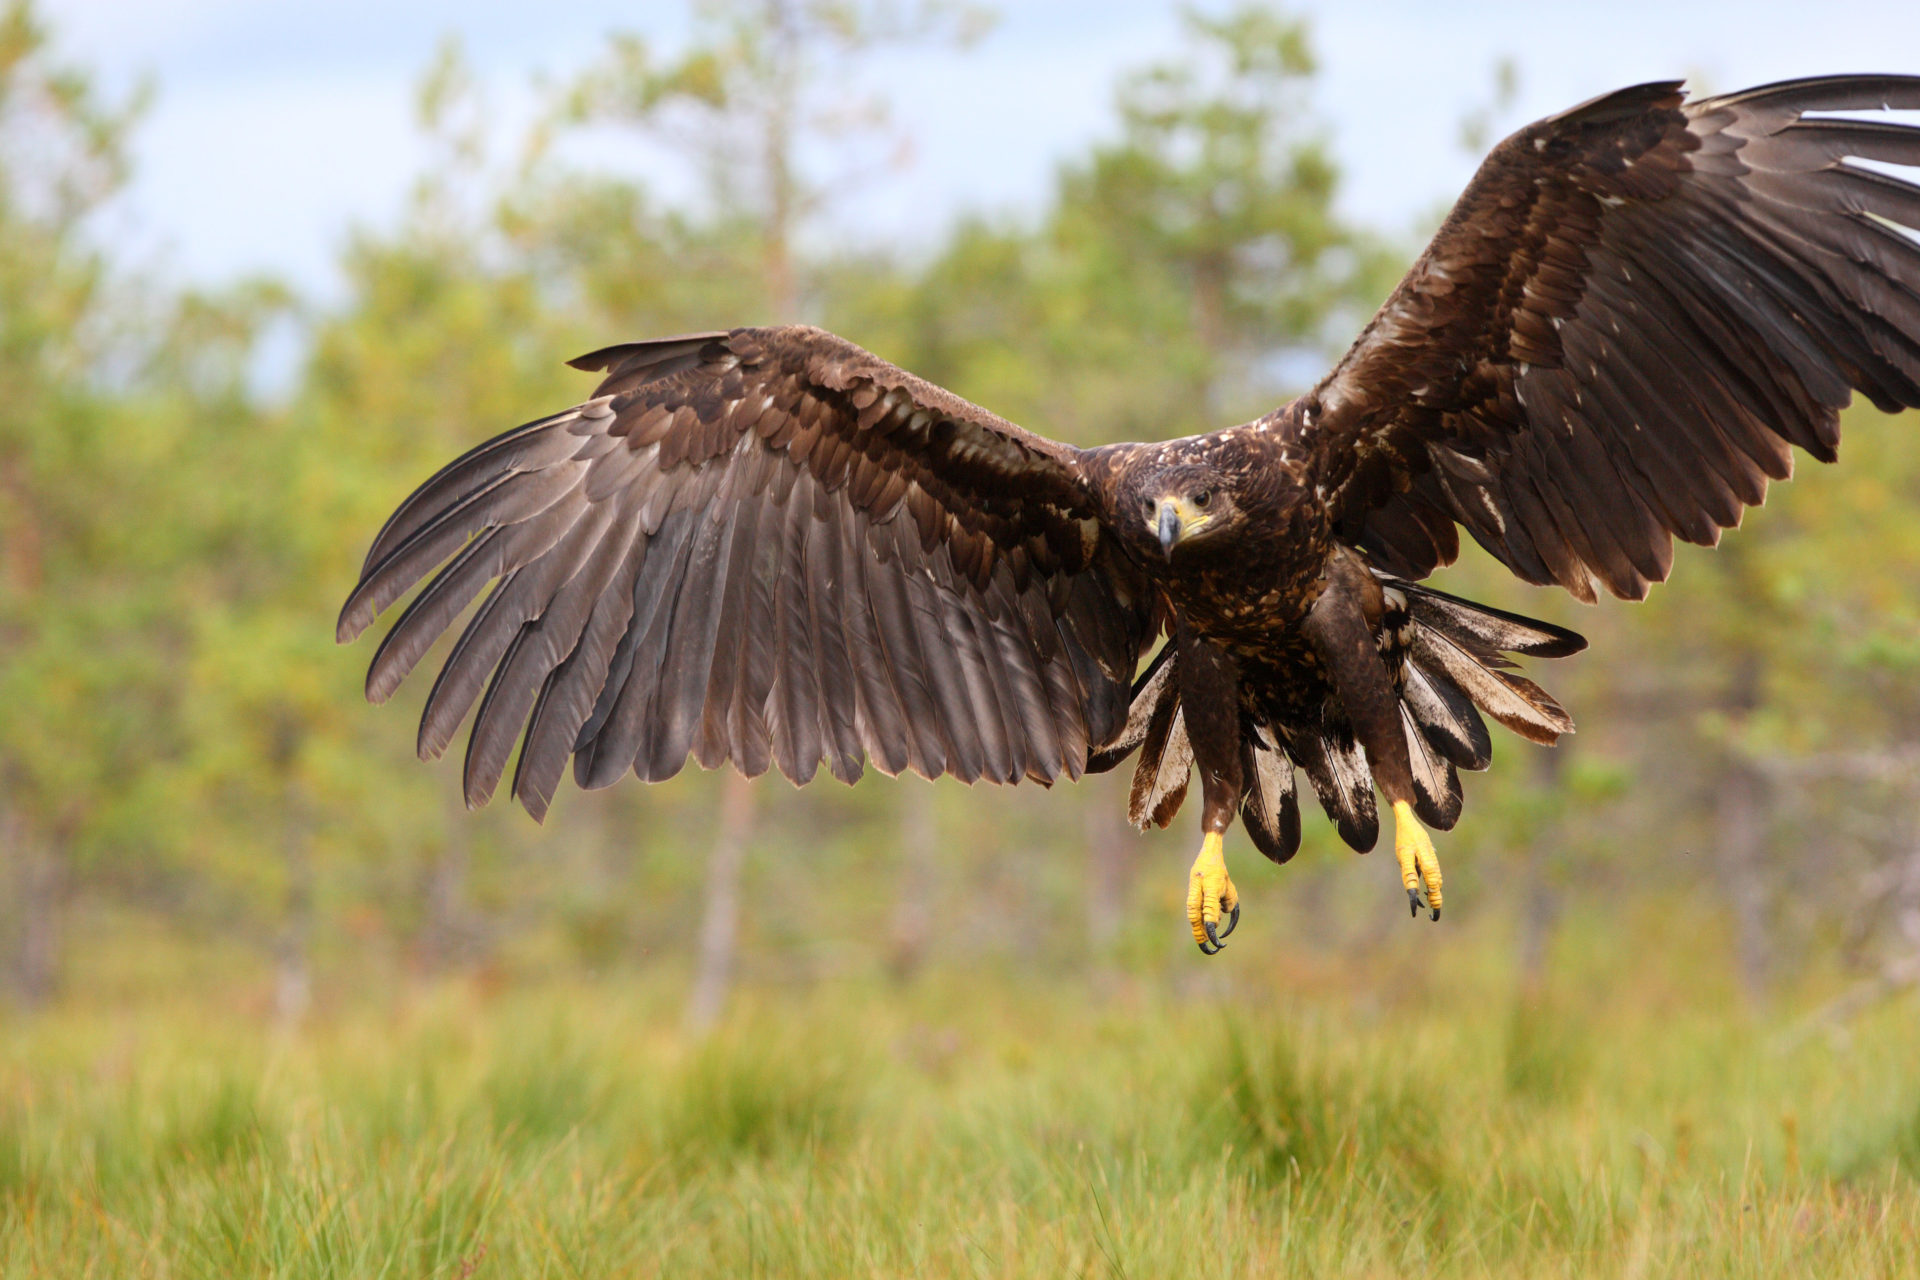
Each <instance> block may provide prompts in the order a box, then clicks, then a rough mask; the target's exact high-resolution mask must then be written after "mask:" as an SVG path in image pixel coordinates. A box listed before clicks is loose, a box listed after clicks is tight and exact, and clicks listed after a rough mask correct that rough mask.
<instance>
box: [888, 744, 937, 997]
mask: <svg viewBox="0 0 1920 1280" xmlns="http://www.w3.org/2000/svg"><path fill="white" fill-rule="evenodd" d="M893 790H894V792H895V793H896V795H897V797H898V798H897V799H896V801H895V803H896V804H898V805H899V814H900V853H901V860H900V897H899V900H898V903H897V905H896V906H895V907H894V911H893V937H892V945H891V946H890V947H889V948H888V951H887V972H888V973H890V974H891V975H892V976H893V979H894V981H896V982H905V981H907V980H908V979H909V978H911V977H913V975H914V974H916V973H918V972H919V971H920V966H921V965H923V964H925V963H926V959H927V945H928V943H929V942H931V941H932V938H933V881H934V877H935V875H937V874H938V870H937V868H938V866H939V850H940V832H939V829H938V827H936V826H935V824H934V813H933V788H932V786H931V785H929V786H925V787H919V786H914V785H912V784H911V783H909V782H907V781H906V780H904V779H903V780H901V781H900V782H897V783H895V784H894V787H893Z"/></svg>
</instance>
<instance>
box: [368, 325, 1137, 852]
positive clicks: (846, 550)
mask: <svg viewBox="0 0 1920 1280" xmlns="http://www.w3.org/2000/svg"><path fill="white" fill-rule="evenodd" d="M573 363H574V365H575V366H576V367H579V368H584V369H593V370H604V371H605V373H606V378H605V380H604V381H603V382H602V383H601V384H600V387H599V389H598V391H597V392H596V393H595V395H594V396H593V398H592V399H590V400H588V401H587V402H585V403H584V404H581V405H577V406H575V407H574V408H572V409H569V410H567V411H566V412H564V413H560V414H556V415H555V416H553V417H550V418H545V419H542V420H540V421H538V422H532V423H529V424H527V425H525V426H523V427H520V428H518V429H516V430H513V431H509V432H507V433H506V434H504V435H502V436H499V437H497V438H495V439H493V440H491V441H489V442H487V443H486V444H483V445H481V446H479V447H478V448H476V449H474V450H473V451H471V452H470V453H468V454H466V455H465V456H464V457H462V458H460V459H458V460H457V461H455V462H453V463H452V464H450V465H449V466H447V467H446V468H445V469H444V470H442V471H441V472H440V473H439V474H438V475H436V476H434V477H433V478H432V479H430V480H428V481H427V482H426V483H425V484H424V485H422V486H421V487H420V488H419V489H418V490H416V491H415V492H414V494H413V495H412V496H411V497H409V498H408V499H407V500H406V501H405V502H404V503H402V504H401V506H400V509H399V510H398V511H396V512H395V513H394V514H393V516H392V518H391V519H389V520H388V521H387V524H386V527H385V528H384V529H382V530H381V532H380V535H379V537H378V538H376V539H375V540H374V544H373V548H372V550H371V551H370V552H369V553H368V555H367V560H366V564H365V567H364V568H363V569H362V571H361V576H360V582H359V584H358V585H357V586H356V587H355V588H354V591H353V594H352V595H351V596H350V597H349V598H348V600H347V602H346V605H345V607H344V609H343V610H342V611H341V615H340V622H339V628H338V636H339V638H340V640H342V641H343V642H344V641H347V640H351V639H353V638H354V637H356V636H357V635H359V634H360V632H362V631H363V630H365V629H366V628H367V626H368V625H369V624H371V623H372V621H373V619H374V617H375V616H376V615H377V614H378V613H379V612H380V611H381V610H382V609H384V608H386V607H387V606H388V605H390V604H392V603H393V602H394V601H396V600H398V599H399V598H400V597H401V596H402V595H404V594H405V593H406V592H408V591H409V590H411V589H412V588H413V587H414V586H415V585H416V584H417V583H418V582H419V581H420V580H421V579H422V578H424V577H426V575H427V574H429V573H430V572H432V571H433V570H434V569H435V568H436V567H439V566H441V565H442V564H445V567H444V568H441V570H440V572H439V574H438V575H437V576H436V577H434V579H433V581H432V582H431V583H430V584H429V585H428V586H427V587H426V588H425V589H424V590H422V591H421V592H420V593H419V594H418V595H417V596H416V597H415V598H414V599H413V601H412V602H411V604H410V605H409V606H408V607H407V609H406V611H405V612H404V614H402V616H401V617H400V619H399V621H398V622H396V623H395V624H394V626H393V628H392V629H391V630H390V631H389V632H388V633H387V635H386V638H385V639H384V641H383V642H382V643H381V645H380V648H379V651H378V652H377V653H376V654H375V655H374V657H373V661H372V665H371V668H370V669H369V671H368V674H367V696H368V697H369V699H371V700H372V701H375V702H380V701H384V700H385V699H386V698H387V697H389V696H390V695H391V694H392V693H393V692H394V690H395V689H396V688H397V687H398V686H399V684H400V682H401V681H402V680H403V679H404V678H405V677H406V675H407V674H408V673H409V672H410V671H411V670H412V669H413V667H414V666H415V664H416V663H418V662H419V661H420V659H421V658H422V657H423V656H424V655H425V654H426V652H427V650H428V648H429V647H430V646H431V645H432V644H433V642H434V640H435V639H436V638H437V637H438V636H439V635H440V634H441V633H442V632H443V631H445V630H446V629H447V628H448V627H449V626H450V625H451V624H452V623H453V622H454V621H455V619H456V618H457V617H459V615H460V614H461V613H462V612H464V611H465V610H466V609H467V607H468V606H469V605H471V604H472V603H473V601H474V599H475V598H476V597H477V596H478V595H479V594H480V593H481V591H482V590H483V589H485V588H486V586H487V585H488V584H489V583H490V582H497V585H496V586H495V587H494V589H493V591H492V593H491V594H490V595H488V597H487V599H486V601H485V603H484V604H482V605H481V606H480V607H479V609H478V610H477V611H476V612H475V613H474V614H473V616H472V618H471V620H470V621H469V622H468V623H467V625H466V628H465V630H464V631H463V632H462V633H461V635H460V638H459V639H458V641H457V642H455V644H454V646H453V648H452V650H451V652H450V654H449V656H448V658H447V660H446V664H445V666H444V667H443V668H442V669H441V671H440V675H439V678H438V679H437V680H436V681H435V683H434V686H433V691H432V693H431V694H430V695H429V696H428V698H427V702H426V709H425V711H424V713H423V714H422V717H421V722H420V735H419V743H418V747H419V752H420V754H421V756H422V757H423V758H429V757H435V756H438V755H439V754H441V753H442V752H443V751H445V750H446V748H447V746H448V745H449V743H450V742H451V741H452V739H453V737H454V735H455V734H456V732H457V731H458V729H459V726H460V722H461V721H462V720H463V719H464V718H465V717H466V714H467V711H468V709H469V708H470V707H471V706H472V705H473V702H474V700H475V698H476V697H481V691H482V687H483V686H485V696H484V697H481V701H480V710H479V712H478V714H477V716H476V717H475V719H474V724H473V729H472V732H471V734H470V736H469V739H468V745H467V756H466V766H465V772H464V780H463V785H464V790H465V794H466V799H467V802H468V803H469V804H481V803H484V802H485V801H486V800H487V799H489V798H490V797H491V795H492V794H493V791H494V789H495V787H496V786H497V785H498V783H499V780H500V778H501V776H502V773H503V771H504V770H505V767H506V765H507V763H508V760H509V758H510V757H511V756H512V755H513V750H514V746H515V743H516V741H518V742H520V756H519V763H518V765H517V767H516V770H515V774H514V780H513V794H514V795H515V797H516V798H518V799H519V800H520V802H521V803H522V804H524V805H525V806H526V808H527V809H528V810H529V811H530V812H531V813H533V814H534V815H535V816H536V817H538V816H543V815H544V813H545V811H546V809H547V806H548V804H549V802H550V801H551V799H552V796H553V793H554V790H555V788H556V786H557V785H558V782H559V778H560V775H561V773H562V770H563V767H564V765H565V762H566V760H567V757H568V756H569V755H571V756H572V757H573V761H574V776H575V778H576V779H577V780H578V781H579V782H580V784H581V785H583V786H588V787H596V786H605V785H607V784H609V783H611V782H613V781H615V780H616V779H618V778H619V777H620V776H621V774H623V773H624V772H625V771H626V770H627V769H629V768H632V769H633V770H634V771H635V772H636V773H638V774H639V775H640V776H641V777H642V778H645V779H648V780H658V779H662V778H667V777H671V776H672V775H674V774H675V773H677V772H679V770H680V769H681V768H682V766H683V765H684V764H685V762H686V760H687V757H688V755H689V754H690V753H691V755H692V756H693V757H694V758H695V759H697V760H698V761H699V762H700V763H701V764H702V765H703V766H706V767H709V768H711V767H714V766H717V765H719V764H720V763H722V762H724V761H728V760H731V761H732V762H733V763H734V765H735V767H737V768H738V769H740V770H741V771H742V772H743V773H746V774H748V775H749V776H753V775H757V774H760V773H762V772H764V771H765V770H766V769H767V767H768V765H769V763H770V762H771V763H773V764H775V765H777V766H778V767H779V769H780V770H781V772H782V773H784V774H786V776H787V777H789V778H791V779H793V780H794V781H795V782H803V781H805V780H807V779H808V778H810V777H812V776H813V774H814V772H815V770H816V769H817V768H818V766H819V765H820V763H821V762H822V761H825V762H826V763H827V765H828V767H829V768H830V769H831V771H832V772H833V773H834V774H835V776H837V777H840V778H842V779H843V780H846V781H849V782H851V781H853V780H854V779H856V778H857V777H859V775H860V773H861V771H862V768H863V759H864V758H866V757H871V759H872V760H873V762H874V763H875V765H876V766H877V767H879V768H880V769H882V770H884V771H886V772H887V773H898V772H899V771H901V770H903V769H909V768H911V769H913V770H915V771H917V772H919V773H922V774H924V775H926V776H927V777H937V776H939V775H940V774H941V773H943V772H944V773H952V774H954V775H956V776H958V777H960V778H962V779H965V780H967V781H969V782H971V781H973V780H975V779H977V778H983V777H984V778H989V779H992V780H994V781H1000V782H1015V781H1018V780H1019V779H1021V778H1022V777H1033V778H1037V779H1041V780H1044V781H1051V780H1052V779H1053V778H1054V777H1055V776H1056V775H1057V774H1059V773H1062V772H1065V773H1067V774H1069V775H1075V776H1077V775H1078V774H1079V772H1080V771H1081V770H1082V769H1083V768H1084V767H1085V762H1086V757H1087V754H1088V752H1089V749H1090V748H1095V747H1098V746H1100V745H1101V744H1102V743H1104V742H1105V741H1106V739H1107V738H1109V737H1110V736H1112V735H1113V734H1114V733H1115V732H1116V731H1117V730H1118V729H1119V728H1120V726H1121V724H1122V722H1123V721H1124V719H1125V716H1126V711H1127V701H1128V692H1129V682H1130V681H1131V680H1132V678H1133V674H1134V668H1135V665H1136V663H1137V661H1138V658H1139V655H1140V650H1141V647H1142V645H1143V643H1144V641H1145V640H1146V639H1147V638H1148V633H1149V630H1150V625H1151V622H1150V601H1149V596H1148V592H1147V590H1146V588H1145V587H1144V585H1143V584H1141V583H1139V582H1137V581H1136V580H1135V579H1134V578H1133V577H1132V576H1131V574H1130V571H1129V570H1128V568H1127V567H1126V566H1127V563H1128V562H1126V561H1125V560H1124V559H1123V558H1121V557H1119V556H1117V555H1116V554H1115V552H1114V549H1113V548H1112V546H1111V545H1110V542H1109V540H1108V539H1107V538H1106V537H1105V536H1104V534H1103V531H1102V528H1101V526H1100V524H1099V522H1098V503H1097V501H1096V497H1095V495H1094V493H1093V490H1092V488H1091V486H1090V484H1089V482H1088V480H1087V478H1086V476H1085V474H1084V473H1083V471H1082V469H1081V465H1080V461H1079V457H1080V455H1079V454H1078V452H1077V451H1076V450H1074V449H1071V448H1069V447H1067V446H1064V445H1060V444H1056V443H1054V442H1052V441H1049V440H1044V439H1042V438H1040V437H1038V436H1035V435H1032V434H1030V433H1028V432H1025V431H1022V430H1021V429H1020V428H1018V427H1016V426H1014V425H1013V424H1012V423H1009V422H1006V421H1004V420H1002V419H1000V418H998V417H995V416H994V415H993V414H990V413H988V412H986V411H985V410H983V409H980V408H977V407H976V406H974V405H972V404H969V403H967V402H966V401H964V400H962V399H960V398H959V397H958V396H955V395H952V394H951V393H949V392H946V391H944V390H942V389H940V388H939V387H936V386H933V385H932V384H930V383H927V382H924V381H922V380H921V379H919V378H916V377H913V376H912V375H911V374H908V373H906V372H904V371H902V370H900V369H898V368H896V367H894V366H893V365H890V364H888V363H886V362H885V361H883V360H880V359H879V358H877V357H875V356H873V355H872V354H870V353H868V352H866V351H864V350H862V349H861V348H859V347H857V346H854V345H853V344H852V343H849V342H846V341H843V340H842V339H840V338H837V337H834V336H833V335H832V334H829V333H825V332H822V331H821V330H818V329H813V328H808V327H800V326H792V327H782V328H770V329H737V330H734V331H732V332H729V333H705V334H695V335H690V336H687V337H681V338H669V339H665V340H662V341H657V342H644V343H636V344H630V345H625V346H618V347H609V348H607V349H606V350H604V351H598V352H595V353H593V354H591V355H588V356H583V357H581V358H580V359H578V360H576V361H574V362H573ZM449 561H450V562H449ZM489 677H491V679H490V680H489Z"/></svg>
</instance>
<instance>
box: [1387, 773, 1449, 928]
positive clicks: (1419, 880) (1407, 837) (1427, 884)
mask: <svg viewBox="0 0 1920 1280" xmlns="http://www.w3.org/2000/svg"><path fill="white" fill-rule="evenodd" d="M1393 856H1394V857H1396V858H1398V859H1399V860H1400V883H1401V884H1402V885H1404V886H1406V890H1407V909H1408V911H1409V913H1410V914H1412V915H1414V916H1418V915H1419V914H1420V908H1421V907H1423V906H1424V907H1426V908H1428V909H1429V911H1431V912H1432V914H1433V918H1434V919H1435V920H1438V919H1439V918H1440V855H1439V854H1437V853H1435V852H1434V850H1433V838H1432V837H1431V836H1429V835H1428V834H1427V829H1426V828H1425V827H1423V826H1421V825H1420V820H1419V819H1418V818H1415V817H1414V816H1413V806H1412V805H1410V804H1408V803H1407V802H1406V801H1405V800H1396V801H1394V802H1393Z"/></svg>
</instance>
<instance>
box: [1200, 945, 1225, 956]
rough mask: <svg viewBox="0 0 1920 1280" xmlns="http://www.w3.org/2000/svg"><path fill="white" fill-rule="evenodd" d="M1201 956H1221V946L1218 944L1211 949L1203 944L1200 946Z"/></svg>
mask: <svg viewBox="0 0 1920 1280" xmlns="http://www.w3.org/2000/svg"><path fill="white" fill-rule="evenodd" d="M1200 954H1201V955H1203V956H1217V955H1219V954H1220V946H1219V944H1218V943H1215V944H1214V945H1213V946H1212V947H1211V948H1209V947H1208V946H1207V944H1206V943H1204V942H1203V943H1201V944H1200Z"/></svg>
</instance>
